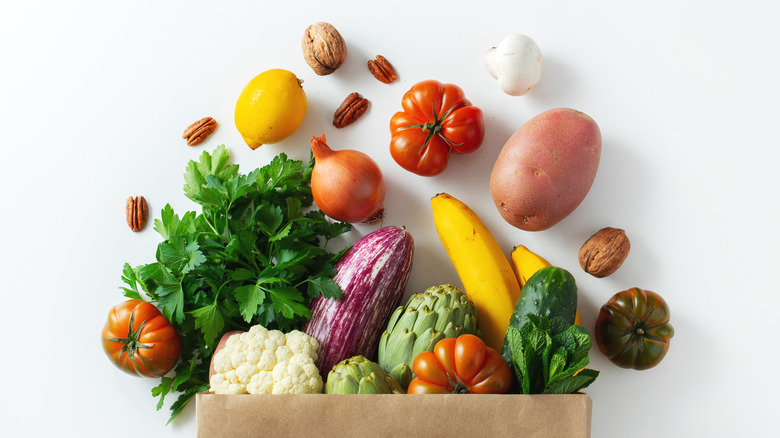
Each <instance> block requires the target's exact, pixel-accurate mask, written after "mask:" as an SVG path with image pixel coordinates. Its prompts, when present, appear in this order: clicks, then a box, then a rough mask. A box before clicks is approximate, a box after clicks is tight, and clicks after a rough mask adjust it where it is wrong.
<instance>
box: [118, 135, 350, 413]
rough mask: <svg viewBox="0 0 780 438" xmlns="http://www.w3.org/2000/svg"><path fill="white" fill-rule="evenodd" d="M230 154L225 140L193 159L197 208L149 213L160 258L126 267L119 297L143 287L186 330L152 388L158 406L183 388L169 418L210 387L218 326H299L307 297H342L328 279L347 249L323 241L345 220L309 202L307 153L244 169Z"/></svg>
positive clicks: (190, 180) (190, 173)
mask: <svg viewBox="0 0 780 438" xmlns="http://www.w3.org/2000/svg"><path fill="white" fill-rule="evenodd" d="M229 159H230V156H229V154H228V152H227V150H226V149H225V146H224V145H222V146H219V147H217V148H216V149H215V150H214V151H213V152H212V153H211V154H209V153H208V152H204V153H203V154H202V155H201V157H200V160H199V161H197V162H196V161H190V162H189V164H188V165H187V167H186V171H185V174H184V181H185V184H184V193H185V195H186V196H187V197H188V198H190V199H191V200H193V201H195V202H196V203H198V204H199V205H200V206H201V210H202V211H201V213H200V214H198V213H196V212H193V211H188V212H186V213H184V214H183V215H181V216H179V215H177V214H176V213H175V212H174V211H173V208H171V206H170V205H166V206H165V207H164V208H163V209H162V212H161V213H160V218H159V219H156V220H155V221H154V229H155V230H156V231H157V232H158V233H159V234H160V236H162V238H163V241H162V242H160V244H159V245H158V247H157V252H156V261H155V262H153V263H148V264H145V265H141V266H136V267H132V266H130V265H129V264H125V266H124V269H123V270H122V281H123V282H124V284H125V286H124V287H122V288H121V289H122V290H123V291H124V295H125V296H126V297H128V298H141V296H142V292H143V293H145V294H146V295H147V296H149V297H150V301H152V302H153V303H155V304H156V305H157V307H158V308H159V309H160V310H161V311H162V312H163V314H164V315H165V316H166V317H167V318H168V319H169V320H170V321H171V323H172V324H173V325H174V327H176V329H177V330H178V332H179V334H180V335H181V337H182V347H183V348H182V356H181V361H180V362H179V364H178V365H177V367H176V368H175V370H174V376H173V377H163V378H162V381H161V383H160V385H158V386H157V387H155V388H154V389H153V390H152V395H153V396H155V397H159V403H158V405H157V409H160V408H161V407H162V406H163V402H164V399H165V396H166V395H168V394H172V393H177V392H178V393H180V395H179V397H178V399H177V400H176V402H174V403H173V405H172V406H171V410H172V414H171V420H173V418H175V417H176V415H178V414H179V412H181V410H182V409H183V408H184V406H186V404H187V402H188V401H189V400H190V399H191V398H192V397H193V396H194V395H195V394H197V393H199V392H204V391H207V390H208V389H209V384H208V369H209V361H210V357H211V355H212V354H213V351H214V348H215V347H216V344H217V342H218V341H219V338H220V337H221V336H222V334H223V333H225V332H227V331H228V330H247V329H249V327H251V326H252V325H255V324H261V325H263V326H265V327H267V328H269V329H280V330H283V331H289V330H292V329H296V328H300V326H301V325H302V323H303V322H305V321H306V320H307V319H308V318H309V317H310V316H311V313H310V311H309V305H310V303H311V301H312V299H314V298H316V297H319V296H325V297H340V296H341V289H340V288H339V286H338V285H337V284H336V283H335V282H334V281H333V278H332V277H333V275H335V273H336V269H335V263H336V262H337V261H338V260H339V258H340V257H341V256H342V255H343V254H344V253H345V252H346V251H347V250H348V249H349V248H345V249H344V250H342V251H340V252H338V253H335V254H334V253H331V252H328V251H327V249H326V247H327V243H328V241H330V240H331V239H333V238H335V237H337V236H339V235H341V234H343V233H345V232H347V231H349V230H350V229H351V226H350V225H349V224H347V223H342V222H331V221H328V220H326V218H325V216H324V215H323V214H322V212H320V211H319V210H317V209H313V208H310V207H312V204H313V199H312V195H311V188H310V187H309V182H310V180H311V171H312V168H313V166H314V161H313V158H312V159H310V160H309V163H308V164H307V165H304V163H303V162H302V161H295V160H290V159H288V158H287V156H286V155H285V154H279V155H277V156H276V157H275V158H274V159H273V160H272V161H271V162H270V163H269V164H267V165H266V166H263V167H261V168H259V169H255V170H253V171H252V172H250V173H248V174H246V175H244V174H241V173H239V169H238V165H236V164H229V163H228V162H229Z"/></svg>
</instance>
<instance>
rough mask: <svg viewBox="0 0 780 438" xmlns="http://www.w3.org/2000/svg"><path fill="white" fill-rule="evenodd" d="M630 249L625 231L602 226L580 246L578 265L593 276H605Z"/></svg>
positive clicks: (620, 262) (621, 260) (624, 258)
mask: <svg viewBox="0 0 780 438" xmlns="http://www.w3.org/2000/svg"><path fill="white" fill-rule="evenodd" d="M630 250H631V242H629V240H628V237H627V236H626V232H625V231H623V230H621V229H618V228H610V227H606V228H602V229H600V230H598V231H597V232H596V233H595V234H594V235H592V236H590V238H589V239H588V240H587V241H585V243H584V244H583V245H582V248H580V254H579V259H580V266H582V269H583V270H584V271H585V272H587V273H589V274H590V275H592V276H594V277H598V278H602V277H606V276H608V275H612V274H613V273H615V271H617V270H618V268H619V267H620V265H622V264H623V261H625V260H626V257H628V252H629V251H630Z"/></svg>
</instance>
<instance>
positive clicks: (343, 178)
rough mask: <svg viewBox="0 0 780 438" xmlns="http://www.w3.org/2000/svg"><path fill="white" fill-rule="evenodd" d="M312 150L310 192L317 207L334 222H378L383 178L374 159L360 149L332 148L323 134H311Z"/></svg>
mask: <svg viewBox="0 0 780 438" xmlns="http://www.w3.org/2000/svg"><path fill="white" fill-rule="evenodd" d="M311 150H312V152H313V153H314V169H313V170H312V173H311V193H312V196H313V197H314V202H315V203H316V204H317V207H319V208H320V210H322V212H323V213H325V214H326V215H327V216H329V217H331V218H333V219H335V220H337V221H342V222H349V223H355V222H362V223H367V224H375V223H377V222H379V221H381V220H382V216H383V215H384V212H385V208H384V206H383V205H382V203H383V202H384V200H385V181H384V179H383V178H382V171H381V170H379V166H378V165H377V164H376V162H375V161H374V160H372V159H371V157H369V156H368V155H366V154H364V153H363V152H360V151H354V150H350V149H345V150H340V151H334V150H332V149H331V148H330V147H328V145H327V144H325V136H324V135H321V136H319V137H312V139H311Z"/></svg>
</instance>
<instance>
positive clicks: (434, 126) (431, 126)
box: [401, 103, 463, 155]
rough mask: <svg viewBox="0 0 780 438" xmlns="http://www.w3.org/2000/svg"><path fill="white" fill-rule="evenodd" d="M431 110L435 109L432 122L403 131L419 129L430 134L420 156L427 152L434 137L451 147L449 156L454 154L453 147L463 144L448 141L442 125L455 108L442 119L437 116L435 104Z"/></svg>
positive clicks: (410, 126)
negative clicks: (442, 131)
mask: <svg viewBox="0 0 780 438" xmlns="http://www.w3.org/2000/svg"><path fill="white" fill-rule="evenodd" d="M431 108H432V109H433V120H432V121H431V120H428V121H427V122H425V123H420V124H417V125H409V126H404V127H403V128H401V129H419V130H420V131H424V132H425V131H427V132H428V135H427V136H426V137H425V141H424V142H423V144H422V146H421V147H420V151H419V152H418V153H419V154H420V155H422V153H423V152H424V151H425V148H427V147H428V143H430V141H431V139H432V138H433V136H438V137H439V138H440V139H442V141H443V142H444V143H445V144H446V145H447V146H449V147H450V150H449V152H448V154H449V153H451V152H452V147H453V146H460V145H462V144H463V143H453V142H452V141H451V140H450V139H448V138H447V137H445V136H444V134H442V133H441V130H442V124H443V123H444V120H445V119H446V118H447V117H449V116H450V113H452V111H454V110H455V106H452V107H450V108H449V109H448V110H447V111H446V112H445V113H444V115H442V116H441V117H439V116H438V115H437V114H436V106H435V105H434V104H433V103H431Z"/></svg>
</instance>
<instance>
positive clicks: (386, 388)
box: [325, 356, 406, 394]
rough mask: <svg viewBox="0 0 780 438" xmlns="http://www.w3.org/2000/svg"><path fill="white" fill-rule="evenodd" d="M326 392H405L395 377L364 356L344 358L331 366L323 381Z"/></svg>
mask: <svg viewBox="0 0 780 438" xmlns="http://www.w3.org/2000/svg"><path fill="white" fill-rule="evenodd" d="M325 393H326V394H405V393H406V391H404V389H403V388H401V385H399V384H398V381H396V380H395V378H394V377H393V376H391V375H389V374H387V373H386V372H385V370H383V369H382V367H380V366H379V364H377V363H375V362H371V361H370V360H368V359H366V358H365V357H364V356H354V357H351V358H349V359H344V360H342V361H341V362H339V363H337V364H336V365H334V366H333V369H332V370H330V372H329V373H328V380H327V382H326V383H325Z"/></svg>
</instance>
